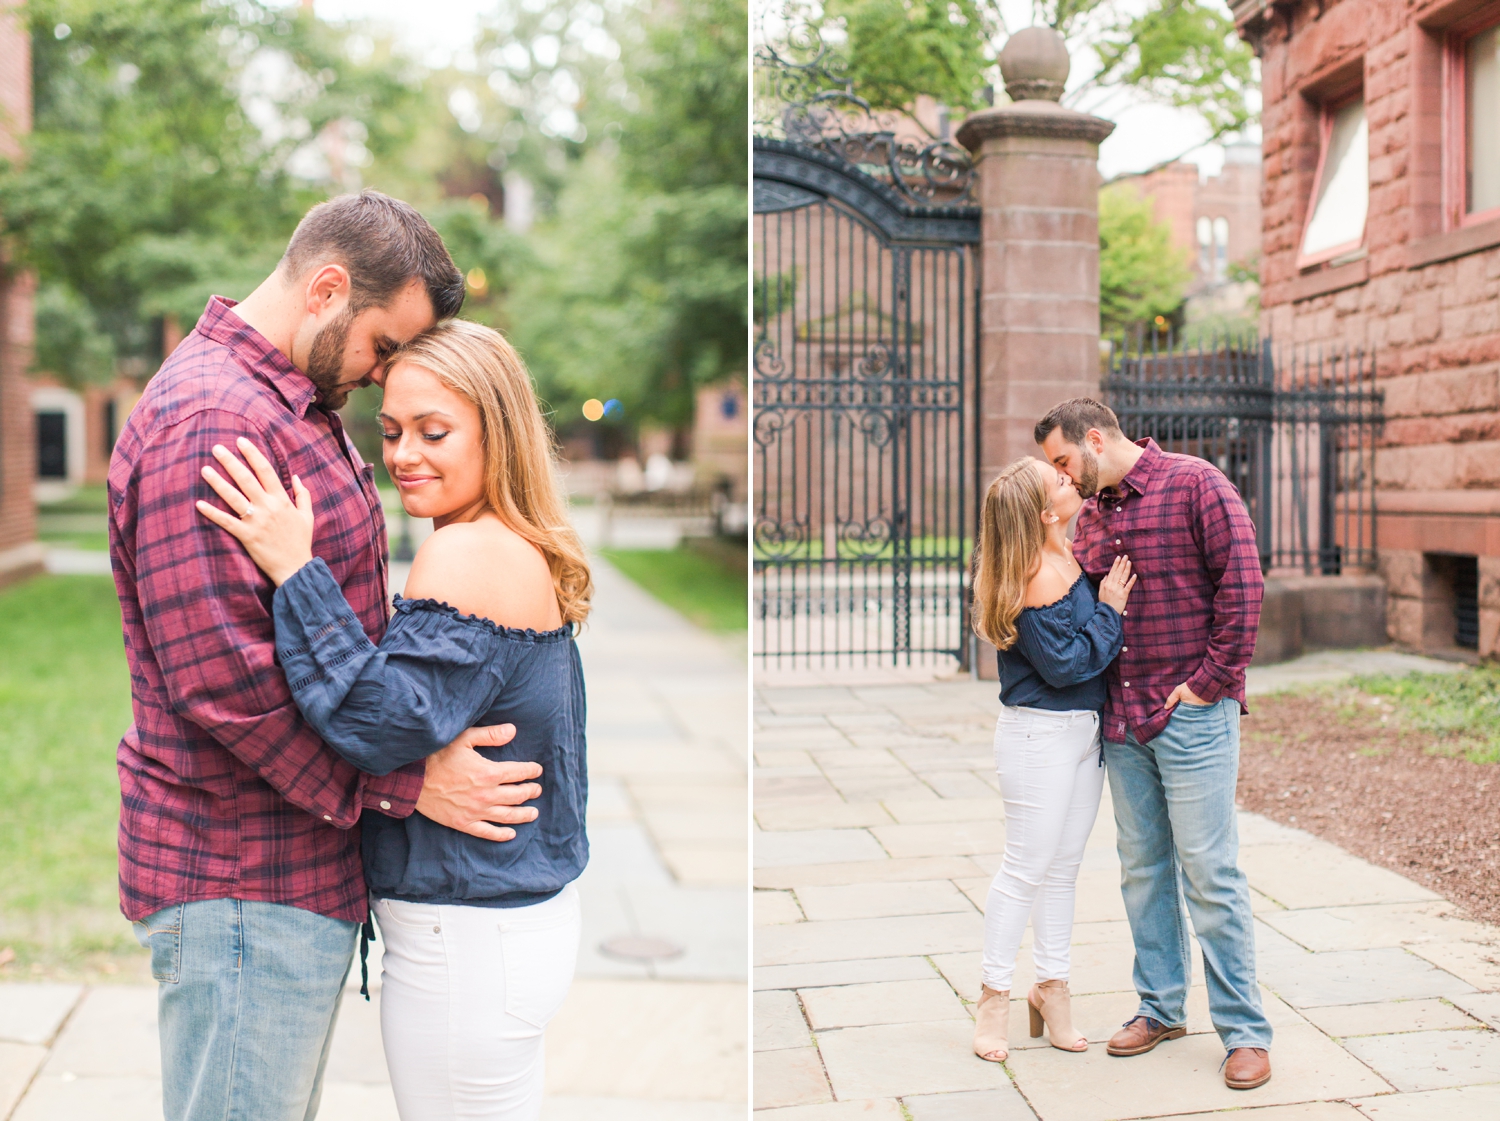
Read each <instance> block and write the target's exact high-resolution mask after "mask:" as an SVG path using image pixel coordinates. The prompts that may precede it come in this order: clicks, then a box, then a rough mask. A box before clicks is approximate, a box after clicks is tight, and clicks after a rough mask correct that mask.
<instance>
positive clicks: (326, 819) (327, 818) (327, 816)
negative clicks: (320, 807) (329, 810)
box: [323, 814, 333, 821]
mask: <svg viewBox="0 0 1500 1121" xmlns="http://www.w3.org/2000/svg"><path fill="white" fill-rule="evenodd" d="M323 820H324V821H332V820H333V818H332V817H330V816H329V815H328V814H324V815H323Z"/></svg>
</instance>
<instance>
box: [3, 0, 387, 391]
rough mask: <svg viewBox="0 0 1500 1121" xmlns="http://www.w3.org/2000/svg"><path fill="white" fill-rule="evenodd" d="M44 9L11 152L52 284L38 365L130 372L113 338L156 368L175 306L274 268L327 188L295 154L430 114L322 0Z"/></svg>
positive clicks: (16, 207)
mask: <svg viewBox="0 0 1500 1121" xmlns="http://www.w3.org/2000/svg"><path fill="white" fill-rule="evenodd" d="M26 19H27V24H28V27H29V30H30V35H31V46H32V65H33V94H34V106H35V113H34V124H33V129H32V132H31V133H30V135H29V136H28V137H27V138H26V157H25V159H24V160H22V161H19V162H17V163H13V164H0V231H3V233H4V234H5V235H7V237H8V238H9V240H10V241H11V243H12V245H13V246H14V248H15V253H16V257H17V258H18V260H19V261H20V262H21V263H23V264H25V265H28V266H30V267H32V268H34V269H35V270H36V272H37V274H38V276H39V278H40V280H41V282H42V296H43V300H42V311H43V314H42V315H40V316H39V318H38V340H37V343H38V345H37V356H38V361H39V362H43V363H46V365H47V367H48V368H55V369H56V370H57V372H58V373H59V374H60V375H61V376H64V377H66V378H69V379H80V378H82V379H99V378H106V379H107V378H108V377H110V376H112V375H113V372H114V370H113V365H112V363H110V362H109V361H107V360H104V359H103V358H102V355H103V354H104V353H105V351H106V349H112V350H113V352H114V353H115V354H116V355H117V356H118V357H119V358H120V359H123V360H125V361H126V362H128V363H132V364H133V365H134V366H135V367H136V368H137V369H139V370H140V372H143V373H144V372H149V370H150V369H151V367H152V365H153V363H154V360H156V359H157V358H159V345H160V336H161V332H160V326H159V317H160V316H162V315H165V314H171V315H175V316H176V317H178V318H179V319H180V320H181V321H182V322H183V324H184V326H186V325H188V324H191V323H192V322H193V321H194V320H195V319H196V318H197V315H198V313H199V312H200V311H201V310H202V308H203V304H204V301H205V300H206V298H207V296H208V294H209V293H210V292H211V291H219V292H223V293H225V294H234V295H243V294H244V293H245V292H246V291H247V290H248V286H249V285H251V284H253V283H254V282H255V281H257V280H259V279H260V278H261V277H263V276H264V275H265V273H266V272H267V271H269V268H270V267H273V266H274V265H275V262H276V260H277V258H278V257H279V255H280V251H281V249H282V248H283V247H284V246H285V243H286V238H287V237H288V236H289V235H290V233H291V230H292V228H293V227H294V226H295V224H296V222H297V219H298V218H299V217H300V216H301V215H302V213H303V212H304V211H305V210H306V208H307V207H308V206H309V205H311V204H312V203H313V202H316V201H319V200H320V199H321V198H322V197H325V192H324V191H323V190H321V189H320V187H321V186H322V184H320V183H318V182H316V181H315V179H314V178H312V177H309V176H307V175H299V174H296V173H295V171H296V169H295V164H296V162H297V161H298V160H299V159H302V160H304V162H305V157H307V156H309V155H315V154H316V152H317V148H316V145H315V144H314V143H313V141H312V138H314V137H316V136H317V135H318V134H319V133H320V131H321V130H322V129H323V128H324V127H326V126H327V125H328V124H329V123H330V122H332V121H335V120H345V121H349V122H350V123H351V127H352V126H357V128H356V129H355V131H356V132H357V134H358V135H360V136H362V137H363V138H364V140H365V142H366V143H368V144H369V145H370V146H371V147H372V148H374V149H376V150H377V151H385V150H388V149H389V148H391V147H392V146H394V145H395V144H397V143H399V142H400V136H399V135H397V136H394V137H393V136H390V135H388V133H387V131H386V126H388V125H395V126H396V127H397V132H398V133H399V132H400V131H401V130H403V129H410V128H411V127H412V126H410V125H409V124H406V123H403V115H402V114H401V113H400V112H399V111H396V109H397V107H399V105H400V103H402V102H404V101H405V100H407V99H408V97H409V94H410V87H409V86H408V84H407V83H406V80H405V78H404V77H403V76H402V75H401V74H400V72H399V71H393V68H391V67H388V66H382V65H366V66H360V65H358V64H356V63H355V62H354V61H352V59H351V58H350V57H349V55H348V53H347V52H346V51H345V50H344V49H343V40H342V37H341V35H342V33H340V32H336V31H335V30H333V29H331V28H329V27H328V26H327V25H325V24H322V23H319V22H318V21H317V20H315V19H314V18H313V17H312V16H311V14H309V13H305V12H303V13H295V12H290V11H287V10H285V9H282V8H273V7H270V6H269V5H267V4H265V3H262V2H261V0H235V2H234V3H223V2H217V0H214V2H208V3H204V2H202V0H33V2H32V3H30V4H29V5H28V6H27V8H26ZM376 61H377V62H378V61H379V60H376ZM360 115H363V116H364V117H365V118H367V119H368V121H369V122H370V123H369V125H368V126H367V125H365V124H364V123H363V122H361V121H360V120H359V116H360ZM106 344H107V345H106ZM80 346H83V352H82V353H83V355H84V356H83V357H70V355H73V352H74V351H76V350H78V348H79V347H80Z"/></svg>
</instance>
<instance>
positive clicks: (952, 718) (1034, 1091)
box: [753, 652, 1500, 1121]
mask: <svg viewBox="0 0 1500 1121" xmlns="http://www.w3.org/2000/svg"><path fill="white" fill-rule="evenodd" d="M1319 657H1323V656H1321V655H1320V656H1319ZM1392 657H1395V658H1401V657H1402V656H1399V655H1395V656H1393V655H1390V654H1388V653H1385V652H1370V653H1369V654H1366V655H1360V656H1358V657H1357V659H1356V660H1357V661H1358V662H1359V663H1360V665H1359V666H1358V668H1359V670H1360V671H1361V672H1365V671H1367V670H1373V669H1375V668H1391V669H1398V668H1399V669H1406V668H1419V667H1418V666H1417V665H1415V664H1413V665H1407V664H1406V663H1405V661H1402V662H1401V663H1400V664H1399V666H1398V665H1397V663H1395V662H1392V661H1391V658H1392ZM1413 661H1414V662H1426V661H1427V660H1426V659H1414V660H1413ZM1365 662H1370V663H1371V664H1370V665H1369V666H1368V667H1366V666H1365V665H1364V664H1363V663H1365ZM1387 662H1389V663H1390V664H1389V666H1387V665H1386V664H1385V663H1387ZM1324 663H1328V659H1327V658H1326V657H1325V658H1324V661H1323V662H1320V663H1318V664H1317V665H1313V664H1308V665H1307V666H1301V667H1299V666H1296V665H1291V666H1289V667H1274V669H1275V672H1274V673H1269V674H1268V673H1262V672H1261V671H1258V670H1256V671H1252V673H1253V674H1254V675H1255V677H1256V679H1257V680H1256V681H1255V682H1254V683H1253V684H1254V686H1255V691H1269V690H1271V689H1273V688H1276V687H1285V685H1286V684H1287V683H1289V682H1294V681H1297V680H1306V679H1308V677H1309V676H1311V675H1312V674H1313V673H1314V672H1315V671H1316V673H1318V674H1319V675H1322V674H1327V675H1330V676H1331V675H1335V674H1337V673H1339V672H1340V670H1339V668H1338V666H1337V665H1335V664H1333V663H1328V664H1324ZM1420 668H1435V667H1433V666H1427V665H1423V666H1421V667H1420ZM784 682H785V678H784V677H783V678H781V679H780V681H779V682H778V683H777V684H774V685H764V684H763V685H762V686H761V688H760V689H759V690H758V693H757V702H756V721H755V723H756V730H755V733H754V736H755V756H756V763H757V767H756V769H755V772H754V783H755V802H756V820H757V824H758V827H759V828H758V831H757V832H756V833H755V835H754V839H753V846H754V850H755V862H756V871H755V886H756V889H757V890H756V892H755V916H756V918H755V922H756V928H757V929H756V931H755V939H754V942H755V964H756V972H755V977H756V980H755V988H756V990H757V991H756V994H755V1051H756V1054H755V1106H756V1108H757V1110H761V1111H763V1112H761V1113H758V1114H757V1116H758V1117H761V1118H764V1119H765V1121H773V1119H774V1121H846V1119H852V1118H867V1119H870V1121H902V1119H903V1118H908V1119H910V1121H970V1119H974V1121H978V1119H981V1118H982V1119H984V1121H1022V1119H1026V1121H1032V1119H1036V1118H1040V1119H1041V1121H1107V1119H1114V1118H1146V1117H1165V1116H1174V1117H1177V1118H1179V1119H1191V1121H1203V1119H1205V1118H1206V1117H1207V1116H1208V1115H1210V1114H1212V1115H1213V1116H1218V1113H1217V1112H1215V1111H1219V1110H1227V1109H1237V1110H1242V1111H1244V1112H1243V1114H1240V1113H1236V1114H1235V1116H1241V1115H1243V1116H1244V1117H1245V1118H1246V1119H1247V1121H1251V1119H1254V1121H1432V1119H1434V1118H1442V1119H1443V1121H1493V1119H1494V1118H1496V1117H1500V1032H1497V1031H1496V1030H1495V1029H1496V1028H1500V991H1497V990H1500V929H1497V928H1495V927H1489V926H1483V925H1480V924H1476V923H1470V922H1465V921H1462V920H1459V919H1456V918H1453V917H1451V916H1450V912H1451V911H1452V909H1453V908H1452V907H1451V905H1449V904H1448V903H1446V902H1444V901H1443V900H1441V899H1439V898H1438V897H1437V896H1435V895H1434V894H1433V893H1432V892H1430V891H1428V890H1427V889H1425V888H1422V887H1418V886H1417V885H1416V884H1413V883H1411V882H1410V881H1409V880H1406V879H1404V878H1402V877H1401V876H1398V875H1396V874H1394V873H1392V872H1389V871H1386V870H1385V869H1382V868H1376V867H1374V866H1372V865H1370V864H1367V863H1365V862H1364V861H1362V860H1358V859H1356V858H1355V857H1352V856H1350V855H1348V854H1347V853H1345V852H1343V851H1342V850H1341V849H1339V848H1336V847H1335V846H1333V845H1331V844H1328V843H1326V842H1324V841H1321V840H1318V839H1317V838H1315V837H1313V836H1312V835H1311V834H1308V833H1304V832H1301V831H1299V830H1295V829H1290V828H1286V827H1283V826H1281V825H1278V824H1276V823H1274V822H1271V821H1269V820H1268V819H1266V818H1263V817H1259V816H1256V815H1254V814H1243V813H1242V814H1241V815H1240V823H1239V825H1240V842H1241V866H1242V867H1243V868H1244V870H1245V872H1246V874H1247V875H1248V877H1249V880H1250V884H1251V887H1252V897H1253V900H1254V908H1255V914H1256V924H1255V926H1256V938H1257V946H1258V961H1259V977H1260V981H1261V985H1262V996H1263V999H1264V1001H1265V1006H1266V1009H1267V1011H1268V1013H1269V1015H1270V1018H1271V1021H1272V1023H1273V1025H1274V1026H1275V1030H1276V1041H1275V1045H1274V1048H1273V1050H1272V1060H1273V1067H1274V1077H1273V1078H1272V1080H1271V1081H1270V1082H1269V1083H1268V1084H1267V1085H1266V1086H1264V1087H1262V1088H1260V1089H1258V1090H1253V1091H1248V1092H1236V1091H1232V1090H1229V1089H1227V1088H1226V1087H1225V1086H1224V1083H1223V1080H1222V1077H1221V1075H1220V1074H1219V1070H1218V1068H1219V1064H1220V1062H1221V1060H1222V1058H1223V1049H1222V1047H1221V1046H1220V1044H1219V1040H1218V1037H1217V1036H1216V1035H1214V1034H1213V1031H1212V1027H1211V1025H1210V1024H1209V1022H1208V1010H1207V1001H1206V998H1205V995H1204V990H1203V987H1202V972H1201V971H1202V964H1201V959H1200V958H1199V954H1198V952H1197V950H1196V948H1195V949H1194V959H1195V967H1194V969H1195V972H1194V987H1193V990H1192V993H1191V997H1190V999H1189V1002H1188V1031H1189V1033H1190V1034H1189V1035H1188V1036H1187V1037H1186V1038H1184V1039H1181V1040H1176V1041H1171V1042H1167V1043H1163V1044H1162V1045H1160V1046H1159V1047H1158V1048H1157V1049H1156V1050H1155V1051H1153V1052H1151V1053H1150V1054H1147V1055H1143V1056H1139V1057H1136V1058H1132V1059H1117V1058H1111V1057H1110V1056H1108V1055H1107V1054H1106V1053H1105V1050H1104V1047H1103V1041H1104V1040H1106V1039H1108V1037H1109V1036H1110V1035H1111V1034H1112V1033H1113V1032H1114V1030H1115V1029H1116V1028H1117V1027H1118V1025H1119V1024H1120V1023H1122V1022H1123V1021H1124V1020H1126V1019H1128V1018H1129V1017H1130V1016H1131V1015H1132V1014H1133V1013H1134V1011H1135V1008H1136V996H1135V994H1134V992H1133V991H1131V981H1130V975H1131V962H1132V959H1133V951H1132V947H1131V941H1130V932H1129V929H1128V925H1127V923H1126V921H1125V913H1124V908H1123V905H1122V904H1121V901H1120V890H1119V864H1118V860H1117V857H1116V854H1115V848H1114V820H1113V811H1112V809H1111V807H1110V804H1109V790H1108V787H1107V786H1106V789H1105V802H1104V805H1103V806H1102V807H1101V808H1100V813H1099V819H1098V822H1097V824H1096V826H1095V828H1094V832H1093V834H1092V836H1091V837H1090V839H1089V844H1088V851H1087V853H1086V855H1085V858H1084V863H1083V869H1082V872H1081V874H1080V877H1079V894H1078V910H1077V925H1076V927H1075V932H1074V949H1073V978H1072V989H1073V992H1074V994H1075V999H1074V1010H1075V1020H1076V1022H1077V1024H1078V1027H1079V1028H1080V1030H1082V1031H1084V1032H1086V1033H1087V1035H1088V1037H1089V1039H1090V1040H1091V1041H1092V1044H1093V1045H1092V1046H1091V1047H1090V1050H1089V1051H1088V1053H1087V1054H1085V1055H1072V1054H1066V1053H1064V1052H1062V1051H1058V1050H1055V1049H1053V1048H1051V1047H1050V1046H1047V1045H1046V1042H1045V1039H1043V1040H1031V1039H1029V1038H1027V1031H1026V1025H1027V1017H1026V1011H1025V1007H1024V1005H1023V1004H1022V1003H1021V1000H1020V999H1019V998H1021V997H1023V996H1024V994H1025V992H1026V990H1027V989H1029V988H1030V985H1031V983H1032V981H1033V979H1034V977H1033V973H1032V967H1031V959H1030V933H1029V930H1028V935H1027V942H1026V943H1025V944H1024V945H1023V946H1022V949H1021V957H1020V961H1019V963H1018V968H1017V971H1016V978H1015V983H1014V988H1013V991H1014V992H1015V993H1016V994H1017V997H1018V999H1017V1001H1016V1002H1015V1003H1014V1004H1013V1005H1012V1011H1011V1021H1010V1022H1011V1046H1012V1051H1011V1059H1010V1061H1009V1063H1008V1064H1007V1067H1008V1071H1007V1069H1005V1068H1002V1067H1000V1066H998V1065H995V1064H992V1063H986V1062H984V1061H982V1060H980V1059H978V1058H976V1057H975V1056H974V1055H973V1054H972V1053H971V1051H970V1041H971V1036H972V1031H973V1019H972V1016H971V1014H970V1004H971V1003H972V1002H973V1001H974V1000H976V999H977V997H978V988H979V956H980V955H979V950H980V946H981V941H982V918H981V915H982V909H983V905H984V899H985V894H986V892H987V890H988V887H989V882H990V878H991V877H992V875H993V874H994V872H995V870H996V868H997V867H998V865H999V861H1000V854H1001V851H1002V850H1003V848H1004V838H1005V823H1004V820H1003V809H1002V804H1001V801H1000V797H999V793H998V790H997V789H996V780H995V775H994V769H993V761H992V749H991V743H992V739H993V729H994V721H995V715H996V713H997V711H998V702H997V700H996V691H997V687H996V686H995V685H994V684H993V683H990V682H971V681H967V680H960V681H939V682H926V683H900V682H897V681H892V682H877V681H873V680H872V681H871V682H870V683H867V684H863V685H841V684H835V683H832V682H831V681H829V680H828V679H827V678H826V677H825V678H824V680H823V681H822V682H821V683H819V684H812V685H807V686H802V687H798V686H793V685H787V684H785V683H784Z"/></svg>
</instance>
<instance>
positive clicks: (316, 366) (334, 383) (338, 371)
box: [305, 308, 358, 409]
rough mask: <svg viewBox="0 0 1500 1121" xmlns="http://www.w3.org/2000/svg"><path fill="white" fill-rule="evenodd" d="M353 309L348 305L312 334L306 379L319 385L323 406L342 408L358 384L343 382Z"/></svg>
mask: <svg viewBox="0 0 1500 1121" xmlns="http://www.w3.org/2000/svg"><path fill="white" fill-rule="evenodd" d="M353 322H354V311H353V309H352V308H345V309H344V311H343V312H342V314H340V315H339V317H338V318H337V319H335V320H334V321H333V322H332V323H330V324H328V325H327V326H326V327H324V328H323V329H322V330H320V331H319V332H318V333H317V334H316V335H314V336H313V344H312V351H311V353H309V354H308V356H307V370H306V371H305V372H306V374H307V380H308V381H310V382H312V383H313V385H315V386H317V387H318V392H319V393H320V394H321V395H322V397H323V407H324V408H328V409H341V408H343V407H344V402H345V401H347V400H349V394H350V393H352V392H354V390H355V389H356V388H358V385H357V383H343V384H340V381H339V379H340V378H341V377H342V376H343V373H344V345H345V344H346V343H347V342H348V341H349V327H350V325H351V324H352V323H353Z"/></svg>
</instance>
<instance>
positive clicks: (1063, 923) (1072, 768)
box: [974, 458, 1135, 1062]
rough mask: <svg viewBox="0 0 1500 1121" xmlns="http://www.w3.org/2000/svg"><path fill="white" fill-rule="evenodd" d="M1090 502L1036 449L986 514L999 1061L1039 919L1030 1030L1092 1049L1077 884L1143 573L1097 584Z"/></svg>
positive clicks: (978, 598) (990, 925)
mask: <svg viewBox="0 0 1500 1121" xmlns="http://www.w3.org/2000/svg"><path fill="white" fill-rule="evenodd" d="M1081 505H1082V500H1081V499H1080V498H1079V496H1078V491H1077V490H1076V489H1075V487H1074V485H1073V481H1072V480H1071V479H1070V478H1069V477H1068V476H1067V475H1066V474H1064V473H1063V472H1061V471H1059V470H1057V468H1055V467H1053V466H1052V465H1051V464H1048V463H1044V462H1042V461H1041V460H1039V459H1031V458H1026V459H1021V460H1018V461H1016V462H1015V463H1012V464H1011V465H1010V466H1009V467H1007V468H1005V470H1003V471H1002V472H1000V474H999V475H998V476H996V478H995V480H994V482H992V483H991V484H990V487H989V491H988V492H987V493H986V494H985V497H984V507H983V509H982V510H981V512H980V525H979V547H978V548H977V549H976V550H975V553H974V627H975V630H976V631H978V632H979V634H980V635H982V636H983V637H984V638H986V639H988V640H989V641H990V642H992V643H993V644H994V646H995V648H996V650H997V651H998V655H997V657H998V658H999V665H1000V703H1001V709H1000V717H999V719H998V720H997V722H996V724H995V768H996V770H997V771H998V773H999V776H1000V791H1001V794H1002V796H1003V797H1004V799H1005V855H1004V857H1003V858H1002V860H1001V865H1000V870H999V872H997V873H996V875H995V878H994V881H993V882H992V883H991V884H990V891H989V896H988V898H987V899H986V902H985V908H984V925H985V937H984V957H983V961H982V969H983V978H982V980H983V985H982V987H981V990H980V997H979V1003H978V1005H977V1007H976V1010H975V1011H976V1015H975V1018H974V1052H975V1054H977V1055H979V1056H980V1057H981V1058H983V1059H989V1060H990V1061H992V1062H1004V1061H1005V1059H1006V1057H1007V1055H1008V1053H1009V1046H1010V1045H1009V1024H1008V1019H1009V1010H1010V986H1011V979H1012V976H1013V975H1014V973H1015V964H1016V953H1017V951H1018V950H1019V948H1020V945H1021V936H1022V935H1023V934H1024V933H1025V930H1026V922H1027V919H1028V918H1030V920H1031V923H1032V947H1033V949H1032V960H1033V963H1034V965H1035V967H1036V976H1037V984H1035V985H1033V986H1032V989H1031V992H1030V993H1029V994H1027V997H1026V1001H1027V1004H1028V1006H1029V1010H1030V1018H1031V1024H1030V1028H1031V1034H1032V1035H1033V1036H1040V1035H1041V1034H1042V1031H1043V1030H1044V1028H1045V1030H1046V1031H1047V1034H1048V1035H1049V1037H1050V1042H1051V1044H1052V1046H1054V1047H1057V1048H1059V1049H1060V1050H1064V1051H1083V1050H1086V1049H1087V1048H1088V1042H1087V1040H1086V1039H1085V1038H1084V1037H1083V1036H1082V1035H1081V1034H1080V1033H1079V1032H1077V1031H1075V1030H1074V1029H1073V1026H1072V1015H1071V1012H1070V1009H1069V996H1068V971H1069V954H1068V950H1069V943H1070V942H1071V940H1072V930H1073V892H1074V886H1075V883H1076V881H1077V879H1078V866H1079V863H1080V862H1081V861H1082V859H1083V848H1084V844H1085V842H1086V841H1087V840H1088V835H1089V831H1090V830H1091V829H1092V828H1093V824H1094V818H1095V816H1097V814H1098V812H1099V798H1100V795H1101V793H1102V791H1103V786H1104V782H1103V780H1104V770H1103V766H1104V757H1103V755H1102V754H1101V751H1100V746H1101V745H1100V742H1099V712H1100V710H1101V709H1102V708H1103V707H1104V700H1105V696H1104V670H1105V668H1106V667H1107V666H1108V665H1109V663H1110V662H1112V661H1113V660H1114V658H1115V656H1116V655H1117V654H1118V653H1119V652H1120V639H1121V625H1120V615H1121V613H1122V612H1124V610H1125V603H1126V599H1127V597H1128V596H1129V594H1130V589H1131V587H1133V586H1134V584H1135V577H1134V576H1132V575H1131V573H1130V561H1129V559H1128V558H1121V559H1120V561H1118V562H1117V563H1116V565H1115V567H1114V569H1113V571H1111V572H1110V573H1109V575H1108V576H1106V577H1105V578H1104V580H1103V581H1102V582H1101V583H1100V586H1099V590H1098V593H1097V595H1096V593H1095V590H1094V587H1093V585H1092V584H1090V583H1089V580H1088V577H1086V576H1085V575H1084V574H1083V571H1082V570H1081V569H1080V568H1079V567H1078V565H1077V563H1076V562H1074V560H1073V554H1072V551H1071V550H1070V548H1069V546H1068V540H1067V536H1066V530H1067V525H1068V521H1069V520H1070V519H1071V518H1072V517H1073V515H1074V514H1075V513H1077V512H1078V509H1079V507H1080V506H1081Z"/></svg>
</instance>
